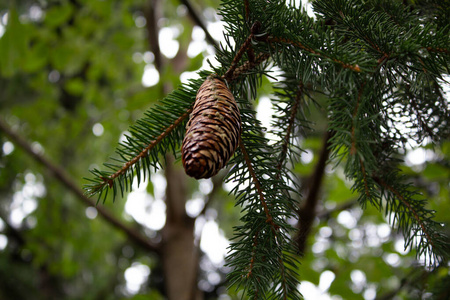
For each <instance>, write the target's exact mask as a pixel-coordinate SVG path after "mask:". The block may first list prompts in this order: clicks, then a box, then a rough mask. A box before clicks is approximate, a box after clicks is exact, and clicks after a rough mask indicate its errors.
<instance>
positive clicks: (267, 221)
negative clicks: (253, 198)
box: [239, 138, 278, 232]
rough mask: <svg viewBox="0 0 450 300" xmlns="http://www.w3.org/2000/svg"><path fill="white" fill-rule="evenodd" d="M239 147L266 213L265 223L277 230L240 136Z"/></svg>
mask: <svg viewBox="0 0 450 300" xmlns="http://www.w3.org/2000/svg"><path fill="white" fill-rule="evenodd" d="M239 147H240V149H241V152H242V155H243V156H244V160H245V163H246V165H247V168H248V171H249V172H250V175H251V177H252V180H253V184H254V185H255V187H256V190H257V192H258V195H259V200H260V202H261V206H262V207H263V209H264V213H265V214H266V223H269V224H270V226H271V227H272V230H273V231H274V232H276V231H277V230H278V226H277V225H276V224H275V223H274V222H273V218H272V215H271V214H270V211H269V207H268V205H267V203H266V201H265V197H264V193H263V190H262V188H261V184H260V182H259V180H258V178H257V177H256V174H255V171H254V169H253V166H252V161H251V159H250V157H249V156H248V153H247V150H246V149H245V145H244V143H243V142H242V138H241V139H239Z"/></svg>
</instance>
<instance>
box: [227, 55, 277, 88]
mask: <svg viewBox="0 0 450 300" xmlns="http://www.w3.org/2000/svg"><path fill="white" fill-rule="evenodd" d="M269 57H270V54H269V53H260V54H259V55H258V56H257V57H256V58H255V60H254V61H246V62H245V63H244V64H243V65H241V66H239V67H237V68H236V70H235V71H234V72H233V75H232V76H231V77H230V78H227V80H228V81H230V82H231V81H233V80H235V79H236V78H237V77H239V76H240V75H242V74H243V73H245V72H247V71H248V70H250V69H253V68H254V67H256V66H257V65H259V64H260V63H262V62H263V61H265V60H267V59H268V58H269ZM224 78H225V76H224Z"/></svg>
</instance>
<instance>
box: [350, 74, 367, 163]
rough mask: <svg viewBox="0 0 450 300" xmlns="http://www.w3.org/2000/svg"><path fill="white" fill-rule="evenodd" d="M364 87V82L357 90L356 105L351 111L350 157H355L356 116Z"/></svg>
mask: <svg viewBox="0 0 450 300" xmlns="http://www.w3.org/2000/svg"><path fill="white" fill-rule="evenodd" d="M364 86H365V82H364V83H363V84H361V87H360V88H359V91H358V98H357V100H356V105H355V108H354V110H353V115H352V117H353V122H352V129H351V134H352V146H351V148H350V155H355V154H356V151H357V149H356V121H357V119H356V118H357V116H358V111H359V106H360V104H361V97H362V94H363V91H364Z"/></svg>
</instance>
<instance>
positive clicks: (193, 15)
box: [180, 0, 220, 49]
mask: <svg viewBox="0 0 450 300" xmlns="http://www.w3.org/2000/svg"><path fill="white" fill-rule="evenodd" d="M180 2H181V3H183V4H184V5H185V6H186V8H187V10H188V12H189V15H190V16H191V18H192V20H194V22H195V24H197V26H198V27H200V28H201V29H203V32H205V35H206V40H207V41H208V43H210V44H211V45H213V46H214V47H216V48H217V49H219V48H220V47H219V44H218V43H217V41H216V40H215V39H214V38H213V37H212V35H211V34H210V33H209V31H208V28H206V25H205V23H204V22H203V20H202V19H201V18H200V17H199V14H198V13H197V11H196V10H195V9H194V7H193V6H192V5H191V2H190V1H189V0H180Z"/></svg>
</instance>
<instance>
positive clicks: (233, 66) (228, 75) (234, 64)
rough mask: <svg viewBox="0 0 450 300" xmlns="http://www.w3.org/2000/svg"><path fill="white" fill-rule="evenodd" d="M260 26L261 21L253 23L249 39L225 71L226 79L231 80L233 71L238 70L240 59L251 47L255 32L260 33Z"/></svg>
mask: <svg viewBox="0 0 450 300" xmlns="http://www.w3.org/2000/svg"><path fill="white" fill-rule="evenodd" d="M260 27H261V24H260V23H259V22H255V23H254V24H253V25H252V28H251V33H250V35H249V36H248V37H247V39H246V40H245V41H244V43H243V44H242V45H241V48H240V49H239V51H238V52H237V53H236V55H235V57H234V58H233V61H232V62H231V65H230V67H229V68H228V71H226V72H225V75H224V78H225V79H227V80H229V79H231V78H232V77H233V73H234V71H235V70H236V68H237V65H238V63H239V61H240V60H241V58H242V56H243V55H244V53H245V52H246V51H247V50H248V49H249V47H251V42H252V39H253V37H254V36H255V34H257V33H258V31H259V28H260Z"/></svg>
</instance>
